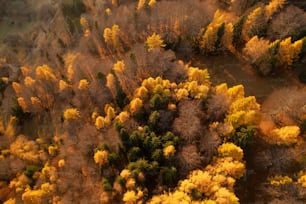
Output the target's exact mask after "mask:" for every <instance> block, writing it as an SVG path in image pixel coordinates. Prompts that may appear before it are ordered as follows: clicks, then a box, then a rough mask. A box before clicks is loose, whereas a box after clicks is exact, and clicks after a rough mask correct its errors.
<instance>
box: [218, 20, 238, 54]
mask: <svg viewBox="0 0 306 204" xmlns="http://www.w3.org/2000/svg"><path fill="white" fill-rule="evenodd" d="M233 31H234V27H233V24H232V23H227V24H225V29H224V34H223V36H222V38H221V43H222V45H223V46H224V47H225V48H227V49H228V50H229V51H231V52H234V50H235V48H234V46H233Z"/></svg>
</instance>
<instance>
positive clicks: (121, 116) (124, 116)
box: [117, 111, 130, 123]
mask: <svg viewBox="0 0 306 204" xmlns="http://www.w3.org/2000/svg"><path fill="white" fill-rule="evenodd" d="M117 118H118V120H119V121H120V122H121V123H124V122H126V121H127V120H128V119H129V118H130V114H129V113H128V112H127V111H122V112H120V113H119V115H118V117H117Z"/></svg>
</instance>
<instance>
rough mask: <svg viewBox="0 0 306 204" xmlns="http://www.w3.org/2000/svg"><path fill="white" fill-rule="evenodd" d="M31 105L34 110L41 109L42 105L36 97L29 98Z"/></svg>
mask: <svg viewBox="0 0 306 204" xmlns="http://www.w3.org/2000/svg"><path fill="white" fill-rule="evenodd" d="M31 103H32V106H33V108H34V109H35V110H39V109H40V108H41V107H42V103H41V101H40V99H39V98H38V97H31Z"/></svg>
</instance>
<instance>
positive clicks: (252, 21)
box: [242, 7, 263, 41]
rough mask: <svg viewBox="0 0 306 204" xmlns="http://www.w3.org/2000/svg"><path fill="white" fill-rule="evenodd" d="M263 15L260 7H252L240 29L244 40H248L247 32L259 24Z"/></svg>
mask: <svg viewBox="0 0 306 204" xmlns="http://www.w3.org/2000/svg"><path fill="white" fill-rule="evenodd" d="M262 16H263V11H262V8H261V7H258V8H256V9H254V10H253V11H252V12H251V13H250V14H249V15H248V17H247V19H246V21H245V23H244V25H243V30H242V35H243V38H244V39H245V40H247V41H248V40H249V37H252V36H249V33H252V30H254V29H257V27H258V26H260V20H261V19H260V18H261V17H262Z"/></svg>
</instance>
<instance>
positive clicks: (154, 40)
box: [145, 33, 166, 51]
mask: <svg viewBox="0 0 306 204" xmlns="http://www.w3.org/2000/svg"><path fill="white" fill-rule="evenodd" d="M145 44H146V45H147V46H148V51H152V50H154V49H156V48H160V47H165V46H166V45H165V44H164V41H163V40H162V39H161V36H160V35H158V34H156V33H153V34H152V35H151V36H149V37H147V40H146V43H145Z"/></svg>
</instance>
